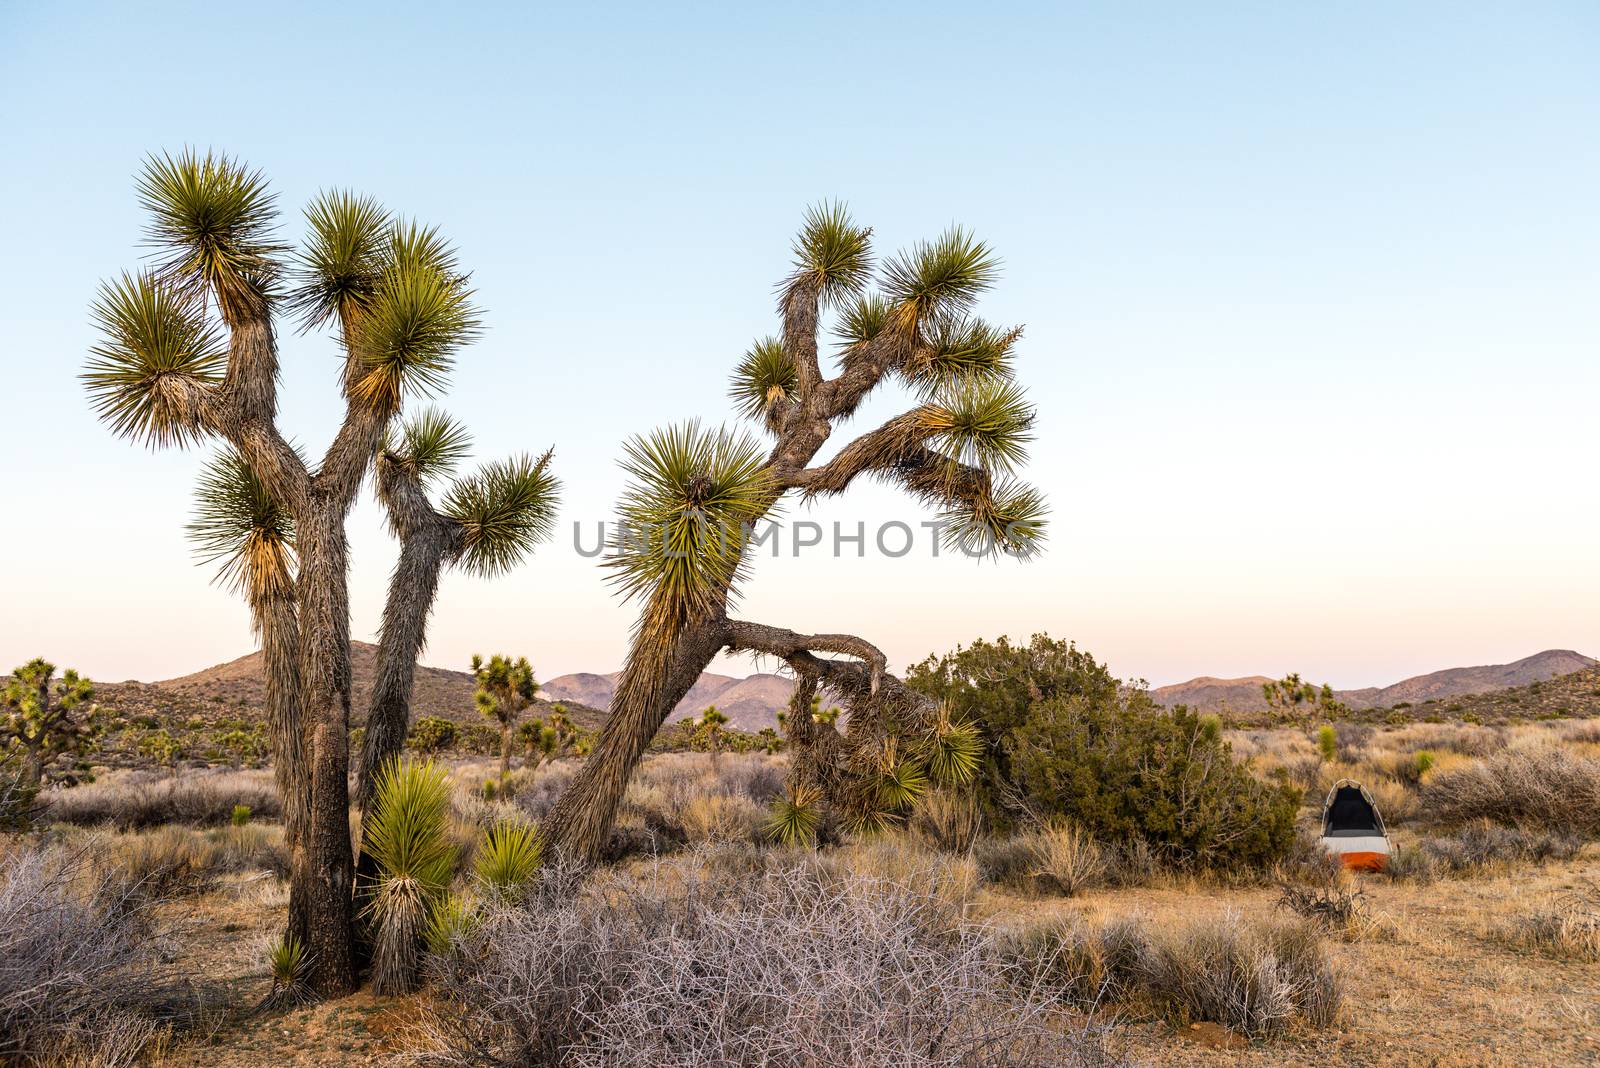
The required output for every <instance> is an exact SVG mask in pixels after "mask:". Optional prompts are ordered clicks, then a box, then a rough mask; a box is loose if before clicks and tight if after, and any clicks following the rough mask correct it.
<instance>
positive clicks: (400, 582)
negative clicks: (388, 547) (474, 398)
mask: <svg viewBox="0 0 1600 1068" xmlns="http://www.w3.org/2000/svg"><path fill="white" fill-rule="evenodd" d="M378 486H379V492H380V493H381V494H382V495H383V499H384V502H385V504H386V505H387V507H388V508H389V515H390V521H391V523H392V524H393V525H394V526H395V528H396V529H397V531H398V532H399V534H400V559H399V561H398V562H397V563H396V564H395V568H394V574H393V575H392V576H390V578H389V599H388V600H387V601H386V602H385V603H384V609H383V631H382V634H381V636H380V637H379V639H378V676H377V678H376V679H375V680H374V681H373V685H372V701H371V704H370V705H368V707H367V725H366V730H365V732H364V733H363V735H362V741H361V770H360V774H359V778H358V780H357V786H356V800H357V803H358V804H360V806H361V811H362V812H365V811H366V810H367V806H368V805H369V804H371V802H372V791H373V787H374V784H375V783H376V781H377V776H378V773H379V772H380V771H381V770H382V769H383V766H384V765H385V764H387V763H388V762H389V761H391V760H393V759H394V758H395V757H397V756H399V755H400V752H401V750H402V749H404V748H405V744H406V730H407V729H408V728H409V727H410V724H411V694H412V688H413V686H414V685H415V682H416V675H417V657H418V656H420V655H421V653H422V646H423V642H424V640H425V638H426V635H427V630H428V616H429V614H430V613H431V612H432V611H433V601H434V597H435V596H436V595H437V594H438V591H439V572H440V571H441V570H442V569H443V567H444V563H445V561H446V560H447V559H448V558H450V557H451V556H453V555H454V554H455V553H457V552H459V551H460V543H461V532H460V525H459V524H456V523H451V522H449V521H447V520H445V519H443V518H442V517H440V516H438V515H436V514H435V513H434V511H433V509H432V507H431V506H429V505H428V502H427V498H426V497H424V496H423V495H422V489H421V487H420V486H416V485H415V484H414V483H412V482H411V481H410V480H409V479H406V478H404V477H403V476H401V475H400V474H398V473H397V472H395V471H394V470H393V466H392V465H391V464H389V463H387V462H383V461H380V463H379V469H378Z"/></svg>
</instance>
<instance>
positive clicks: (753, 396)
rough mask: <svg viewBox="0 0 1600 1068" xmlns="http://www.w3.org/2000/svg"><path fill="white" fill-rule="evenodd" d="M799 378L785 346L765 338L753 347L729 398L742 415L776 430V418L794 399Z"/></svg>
mask: <svg viewBox="0 0 1600 1068" xmlns="http://www.w3.org/2000/svg"><path fill="white" fill-rule="evenodd" d="M799 380H800V376H799V374H798V372H797V371H796V370H795V366H794V361H793V360H792V359H790V358H789V354H788V353H787V352H785V351H784V349H783V342H781V341H779V340H778V339H777V338H775V337H764V338H762V339H761V340H759V341H757V342H756V343H755V344H754V345H752V346H751V347H750V349H749V351H748V352H746V353H745V354H744V359H742V360H740V361H739V366H738V368H737V369H736V370H735V371H734V372H733V386H732V388H730V389H729V390H728V396H729V397H730V398H732V400H733V402H734V404H735V405H736V406H737V407H738V409H739V414H740V415H743V416H745V417H746V418H749V419H757V420H760V421H762V422H764V423H766V424H767V426H768V427H769V428H772V429H776V423H777V416H778V413H780V412H781V411H782V410H783V407H784V405H785V404H787V403H788V402H789V401H790V400H792V399H793V398H794V396H795V390H796V389H797V388H798V386H799Z"/></svg>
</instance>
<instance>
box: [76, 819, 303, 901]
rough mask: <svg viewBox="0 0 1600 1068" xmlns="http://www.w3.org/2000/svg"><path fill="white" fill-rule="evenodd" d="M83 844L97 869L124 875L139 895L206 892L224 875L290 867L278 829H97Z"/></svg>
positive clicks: (133, 892) (107, 874)
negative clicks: (106, 832)
mask: <svg viewBox="0 0 1600 1068" xmlns="http://www.w3.org/2000/svg"><path fill="white" fill-rule="evenodd" d="M81 844H82V845H83V847H84V848H85V849H86V850H88V851H89V855H90V858H91V860H90V863H91V866H92V867H93V868H94V870H95V871H97V872H98V873H101V875H102V876H103V877H105V878H108V879H109V878H118V877H120V878H122V879H123V880H125V881H126V882H127V884H128V887H129V893H130V895H131V896H134V897H138V898H140V899H161V898H169V897H174V896H178V895H182V894H200V893H204V892H205V891H207V890H209V889H211V887H212V885H213V884H214V883H215V882H216V880H217V879H218V878H219V877H220V876H223V875H235V874H241V873H246V872H258V871H269V872H272V873H273V874H275V875H279V876H286V875H287V874H288V872H289V855H288V851H287V850H286V849H285V847H284V844H283V837H282V834H281V832H280V831H278V830H277V829H275V828H274V829H268V828H265V827H260V826H246V827H219V828H213V829H209V830H192V829H190V828H188V827H183V826H178V825H168V826H163V827H157V828H155V829H153V830H147V831H133V832H129V833H126V834H118V835H103V834H100V833H98V832H97V833H95V834H94V835H93V836H92V837H90V838H88V839H86V840H82V842H81Z"/></svg>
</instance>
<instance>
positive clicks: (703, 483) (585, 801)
mask: <svg viewBox="0 0 1600 1068" xmlns="http://www.w3.org/2000/svg"><path fill="white" fill-rule="evenodd" d="M869 236H870V235H869V231H868V230H867V229H865V228H863V227H860V226H857V225H856V224H855V223H854V222H853V221H852V220H851V219H850V217H849V215H848V214H847V213H846V212H845V210H844V209H843V208H842V207H838V206H824V207H821V208H819V209H816V210H813V211H812V212H811V213H810V214H809V215H808V216H807V218H806V220H805V224H804V226H803V227H802V229H801V232H800V235H799V238H798V239H797V240H796V242H795V245H794V252H795V269H794V271H793V273H791V274H790V275H789V277H788V278H787V279H786V280H785V281H784V283H783V285H782V287H781V291H780V295H779V300H778V308H779V313H780V315H781V318H782V336H781V337H778V338H767V339H765V340H762V341H759V342H757V343H756V344H755V345H754V347H752V348H751V350H750V351H749V353H747V354H746V356H745V358H744V360H743V361H742V363H741V364H740V365H739V367H738V369H737V371H736V372H735V375H734V380H733V388H732V396H733V398H734V400H735V401H736V402H737V403H738V405H739V407H740V409H741V411H742V413H743V414H744V415H746V416H748V417H750V418H752V419H754V420H756V421H757V422H759V423H760V424H761V425H762V426H763V427H764V428H765V430H766V432H767V434H768V435H769V436H770V437H771V439H772V441H771V445H770V448H766V449H763V447H762V446H761V445H760V444H759V443H757V442H756V441H755V440H752V439H751V438H749V437H747V436H742V435H739V434H736V433H732V432H729V431H726V430H723V431H715V432H713V431H704V430H701V429H700V428H699V427H698V426H697V425H695V424H688V425H684V426H679V427H673V428H669V429H665V430H658V431H656V432H654V433H653V434H650V435H648V436H646V437H644V438H641V439H637V440H635V441H633V442H631V443H630V444H629V445H628V447H627V451H626V456H625V459H624V468H625V469H626V471H627V472H628V474H629V475H630V476H631V479H632V482H631V484H630V486H629V487H628V489H627V491H626V492H625V496H624V498H623V501H622V504H621V521H622V526H623V528H624V529H623V534H622V536H621V537H619V538H618V539H617V540H616V542H615V543H614V546H613V551H612V555H611V559H610V560H609V563H610V565H611V566H612V567H613V568H614V569H615V574H616V578H617V580H618V582H619V585H620V587H621V589H622V590H623V591H624V592H625V593H626V594H627V595H629V596H631V597H635V598H637V599H638V600H639V601H640V602H641V603H642V610H641V612H640V616H639V620H638V623H637V625H636V627H635V630H634V636H633V645H632V649H631V650H630V652H629V655H628V659H627V662H626V664H625V665H624V668H623V672H622V678H621V680H620V681H619V683H618V686H617V690H616V695H615V697H614V698H613V700H612V705H611V709H612V711H611V716H610V718H609V719H608V721H607V723H606V726H605V728H604V731H603V733H602V734H601V736H600V738H599V740H598V741H597V743H596V744H595V747H594V750H593V753H592V754H591V756H590V758H589V760H588V761H587V762H586V763H585V765H584V766H583V768H582V769H581V770H580V771H579V773H578V775H577V776H576V778H575V779H574V781H573V784H572V786H571V787H570V788H569V789H568V791H567V792H566V794H565V795H563V797H562V799H561V801H560V802H559V803H558V804H557V806H556V808H555V810H554V811H553V812H552V813H551V816H550V819H549V820H548V821H547V824H546V829H547V833H548V834H549V836H550V841H551V844H552V845H553V847H554V848H555V849H556V850H557V851H559V852H562V853H564V854H566V855H568V856H569V857H571V858H573V859H575V860H578V861H588V860H592V859H593V858H594V857H595V856H596V855H597V853H598V851H599V849H600V847H601V845H602V844H603V840H604V838H605V835H606V833H607V831H608V829H609V827H610V825H611V821H612V818H613V816H614V814H615V812H616V808H617V803H618V801H619V800H620V799H621V797H622V794H623V791H624V789H625V788H626V785H627V781H628V777H629V775H630V774H631V773H632V771H633V768H634V766H635V765H636V764H637V762H638V760H639V758H640V756H641V754H642V753H643V752H644V750H645V747H646V746H647V745H648V744H649V742H650V739H651V738H652V737H653V736H654V735H655V733H656V731H657V730H658V729H659V728H660V726H661V724H662V722H663V721H664V720H665V719H666V717H667V715H668V714H669V713H670V712H671V710H672V708H673V707H674V706H675V705H676V704H677V703H678V701H679V700H681V699H682V697H683V696H684V694H685V693H687V692H688V690H689V687H690V686H691V685H692V684H693V683H694V681H695V680H696V679H697V678H698V677H699V675H700V672H701V671H703V670H704V669H705V668H706V667H707V666H708V665H709V664H710V663H711V661H712V659H713V658H714V657H716V656H717V654H718V653H720V652H721V651H722V650H724V649H729V650H747V651H750V652H754V653H758V654H767V655H772V656H776V657H779V658H781V659H782V660H783V661H784V662H785V663H786V664H788V666H789V667H790V668H791V669H792V670H793V671H795V673H796V674H797V675H798V676H799V678H800V679H801V680H802V681H805V680H811V683H812V684H820V685H822V686H824V687H826V688H827V689H829V690H831V691H832V692H833V693H835V694H838V695H839V696H840V697H841V699H842V700H843V701H844V702H845V704H846V707H847V710H848V711H849V713H850V716H849V723H850V725H849V730H848V734H849V736H850V738H849V744H848V745H847V746H846V747H845V749H846V750H847V751H848V752H847V759H848V763H849V767H848V768H846V769H844V771H845V773H846V777H847V778H850V779H853V780H858V781H857V783H856V785H855V786H853V787H852V788H853V789H857V790H858V791H864V790H866V788H867V786H868V785H870V784H871V782H872V781H873V779H874V778H875V777H878V778H881V777H882V776H883V775H884V774H885V772H884V771H883V769H884V767H885V766H887V767H888V768H889V769H890V771H891V772H892V770H893V768H894V766H895V765H896V763H897V760H896V753H897V752H903V747H902V743H900V742H899V741H897V739H899V738H900V737H901V736H903V735H908V734H915V733H917V732H918V731H921V730H923V729H925V728H926V729H929V730H931V729H935V728H936V726H937V719H938V717H937V710H936V709H935V708H933V707H931V705H930V702H928V701H927V699H926V698H923V697H921V696H920V695H917V694H915V693H913V692H911V691H910V690H909V689H907V688H906V687H905V686H903V685H902V684H901V683H900V682H899V680H897V679H895V678H894V677H893V676H891V675H889V674H888V673H887V671H886V663H885V659H884V656H883V654H882V653H881V652H880V651H879V650H878V649H877V648H876V647H875V646H874V645H872V644H871V643H870V642H868V641H865V640H863V639H861V638H858V637H855V636H853V635H848V634H811V635H806V634H797V633H795V632H793V631H791V630H787V629H784V628H781V627H772V626H763V625H760V624H756V623H751V622H746V621H742V620H737V619H732V618H730V617H729V615H728V609H729V603H730V600H731V599H732V597H733V595H734V593H735V588H736V586H737V584H738V582H739V579H740V577H741V575H742V573H743V571H744V568H745V565H746V563H747V561H748V556H749V553H750V550H751V544H750V540H749V538H747V537H745V536H744V533H745V532H747V531H749V530H750V528H751V526H752V524H755V523H756V522H757V521H758V520H761V519H762V518H763V517H765V516H767V515H768V514H769V513H770V512H771V511H772V510H773V509H774V508H775V507H776V506H777V505H778V503H779V502H780V500H782V499H783V498H784V497H786V496H789V495H795V496H798V497H800V498H801V499H809V498H814V497H821V496H831V495H835V494H840V493H843V492H844V491H845V490H847V489H849V487H850V486H851V485H853V484H854V483H855V481H856V479H858V478H861V477H863V476H869V477H875V478H879V479H884V480H887V481H890V482H893V483H897V484H899V485H901V486H903V487H905V488H906V489H907V490H909V491H910V492H911V493H912V494H914V495H915V496H917V497H918V498H920V499H922V500H924V501H926V502H928V503H929V504H931V505H932V506H934V507H936V508H938V509H940V511H941V519H942V521H943V522H942V523H941V526H942V533H943V537H944V540H945V542H946V544H948V545H952V546H958V547H960V548H962V549H965V550H967V551H968V552H971V553H974V554H983V553H991V552H1001V553H1007V554H1012V555H1027V554H1028V553H1030V552H1032V551H1033V550H1034V549H1035V548H1036V547H1037V545H1038V543H1039V541H1040V539H1041V537H1042V533H1043V515H1044V511H1045V509H1044V502H1043V500H1042V498H1041V497H1040V496H1039V494H1038V493H1036V492H1035V491H1034V490H1032V489H1029V488H1027V487H1025V486H1022V485H1019V484H1017V483H1015V482H1014V481H1012V473H1013V471H1014V470H1015V468H1016V467H1017V466H1018V465H1019V464H1020V463H1021V461H1022V460H1023V458H1024V452H1025V445H1026V442H1027V440H1028V436H1029V427H1030V425H1031V422H1032V418H1033V413H1032V409H1031V408H1030V406H1029V405H1028V403H1027V401H1026V399H1025V397H1024V395H1023V392H1022V390H1021V389H1020V387H1018V386H1017V385H1016V384H1015V383H1014V382H1013V380H1012V369H1011V352H1012V346H1013V344H1014V343H1015V341H1016V340H1017V337H1018V336H1019V333H1020V331H1018V330H1015V329H1003V328H996V327H992V326H990V325H989V324H987V323H985V322H983V321H982V320H980V319H978V318H976V317H974V316H973V315H972V314H971V311H972V307H973V304H974V302H975V301H976V299H977V297H978V295H979V294H980V293H982V292H983V291H984V290H985V289H987V288H988V287H989V286H990V285H991V284H992V282H993V280H994V278H995V275H996V271H997V261H996V260H995V258H994V256H993V255H992V254H991V252H990V250H989V249H988V247H987V246H985V245H984V244H983V243H981V242H979V241H976V240H974V239H973V238H972V237H971V236H970V235H969V234H967V233H966V232H965V231H963V230H959V229H956V230H952V231H950V232H948V233H946V234H945V235H944V236H942V237H940V238H939V239H937V240H935V241H933V242H931V243H923V244H919V245H917V246H916V247H915V248H913V249H911V250H910V251H908V252H905V253H902V254H901V255H898V256H896V257H894V258H893V259H890V260H889V261H888V262H887V263H885V264H884V265H883V267H882V269H881V270H879V271H878V272H877V275H876V281H877V285H876V288H875V289H872V288H870V286H869V283H871V282H872V280H873V275H874V271H873V266H872V262H871V249H870V242H869ZM830 313H831V315H832V316H833V320H834V322H833V324H832V329H833V333H834V334H835V335H836V338H837V348H836V361H835V362H836V366H835V367H834V368H832V369H831V371H832V375H831V377H829V376H827V375H825V373H824V367H823V360H822V359H821V357H820V355H819V348H820V342H819V334H820V332H821V329H822V325H823V324H822V320H823V317H824V316H825V315H828V314H830ZM890 381H893V382H897V383H899V384H900V385H902V386H903V387H905V388H906V389H907V390H908V391H909V392H910V393H911V395H912V396H913V397H914V398H915V402H914V404H913V406H912V407H910V409H909V410H908V411H906V412H904V413H903V414H901V415H899V416H896V417H895V418H893V419H890V420H889V421H888V422H887V423H885V424H883V425H882V426H880V427H878V428H877V429H876V430H872V431H870V432H868V433H866V434H863V435H862V436H861V437H859V438H857V439H856V440H854V441H852V442H851V443H849V444H848V445H846V446H845V447H844V448H842V449H840V450H839V451H838V452H837V453H835V454H834V456H833V458H832V459H830V460H827V461H826V462H824V463H820V464H816V463H814V461H815V459H816V457H817V454H818V452H819V451H820V450H821V449H822V447H823V445H824V444H826V442H827V441H828V438H829V436H830V435H831V434H832V432H833V430H834V427H835V426H836V425H837V424H838V423H840V422H841V421H843V420H845V419H848V418H849V417H850V415H851V414H852V413H853V412H855V410H856V408H857V407H858V406H859V405H860V403H861V402H862V400H863V399H865V398H866V397H867V396H868V394H870V393H872V392H873V391H875V390H876V389H878V388H879V387H880V386H883V385H885V384H887V383H888V382H890ZM819 654H823V655H819ZM831 656H841V657H844V658H846V659H842V660H836V659H832V658H831ZM809 708H810V704H809V694H808V695H807V697H806V699H805V700H804V701H803V702H802V704H801V708H800V709H799V713H800V714H801V715H804V714H806V713H808V712H809ZM795 715H796V711H795V710H793V709H791V712H790V717H791V720H792V718H793V717H794V716H795ZM788 727H789V730H790V732H791V737H794V736H796V734H797V733H798V734H801V735H803V734H804V733H805V731H806V728H805V727H803V726H800V725H797V724H795V723H793V722H790V723H789V725H788ZM830 729H832V728H830ZM861 796H862V797H863V799H864V794H862V795H861Z"/></svg>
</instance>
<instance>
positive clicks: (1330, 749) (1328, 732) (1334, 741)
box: [1317, 723, 1339, 764]
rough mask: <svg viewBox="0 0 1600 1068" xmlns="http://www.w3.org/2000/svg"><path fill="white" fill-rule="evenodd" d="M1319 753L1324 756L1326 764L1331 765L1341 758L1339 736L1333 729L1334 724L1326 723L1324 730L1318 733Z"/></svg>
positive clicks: (1323, 726)
mask: <svg viewBox="0 0 1600 1068" xmlns="http://www.w3.org/2000/svg"><path fill="white" fill-rule="evenodd" d="M1317 752H1319V753H1321V754H1322V760H1323V763H1325V764H1331V763H1333V762H1334V760H1335V759H1336V758H1337V757H1338V756H1339V735H1338V733H1337V732H1336V731H1335V730H1334V729H1333V724H1331V723H1324V724H1323V725H1322V729H1321V730H1319V731H1317Z"/></svg>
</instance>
